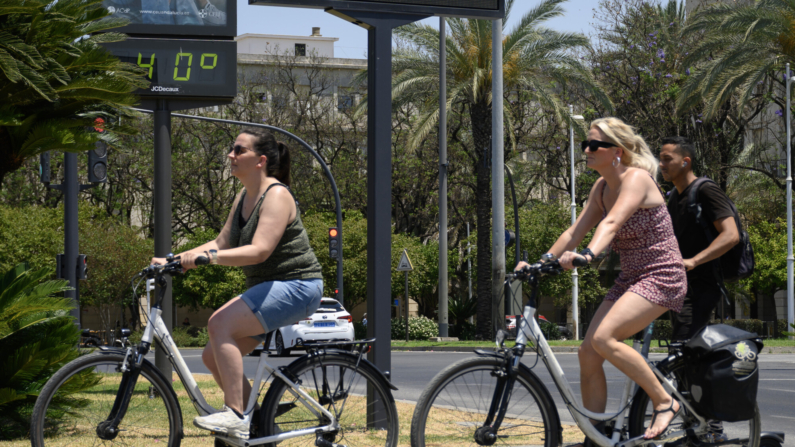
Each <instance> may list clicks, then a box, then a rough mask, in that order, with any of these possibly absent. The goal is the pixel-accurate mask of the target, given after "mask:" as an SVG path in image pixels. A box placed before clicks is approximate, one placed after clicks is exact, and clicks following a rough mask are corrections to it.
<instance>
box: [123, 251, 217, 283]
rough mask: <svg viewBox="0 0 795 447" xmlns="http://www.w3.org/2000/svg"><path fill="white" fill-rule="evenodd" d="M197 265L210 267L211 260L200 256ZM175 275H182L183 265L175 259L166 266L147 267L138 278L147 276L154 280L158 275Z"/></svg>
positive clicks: (154, 265)
mask: <svg viewBox="0 0 795 447" xmlns="http://www.w3.org/2000/svg"><path fill="white" fill-rule="evenodd" d="M195 262H196V265H208V264H209V263H210V258H208V257H207V256H199V257H197V258H196V261H195ZM174 273H182V263H181V262H180V259H179V258H176V259H174V260H173V261H171V262H168V263H166V264H153V265H150V266H147V267H146V268H145V269H143V270H141V271H140V272H139V273H138V276H139V277H141V276H145V277H147V278H154V277H155V276H157V275H158V274H167V275H173V274H174Z"/></svg>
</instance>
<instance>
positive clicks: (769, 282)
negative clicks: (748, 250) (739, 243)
mask: <svg viewBox="0 0 795 447" xmlns="http://www.w3.org/2000/svg"><path fill="white" fill-rule="evenodd" d="M786 225H787V223H786V221H785V220H783V219H780V218H779V219H776V221H775V222H764V221H763V222H759V223H757V224H755V225H752V226H750V227H748V236H749V237H750V239H751V246H753V247H754V263H755V264H754V273H753V275H751V277H750V278H747V279H744V280H742V281H741V282H740V287H741V288H742V289H744V291H745V293H747V294H749V295H750V296H751V297H752V298H753V299H754V300H756V299H757V298H758V297H759V295H761V294H764V295H773V294H774V293H776V291H778V290H781V289H783V288H786V287H787V232H786V230H785V229H786V228H787V227H786Z"/></svg>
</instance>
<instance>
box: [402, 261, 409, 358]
mask: <svg viewBox="0 0 795 447" xmlns="http://www.w3.org/2000/svg"><path fill="white" fill-rule="evenodd" d="M403 273H405V274H406V343H408V342H409V272H403Z"/></svg>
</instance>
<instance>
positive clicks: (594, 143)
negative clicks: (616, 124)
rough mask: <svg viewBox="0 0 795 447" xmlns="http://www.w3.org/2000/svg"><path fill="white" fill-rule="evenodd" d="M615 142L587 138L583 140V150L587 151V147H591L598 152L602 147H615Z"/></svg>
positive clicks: (592, 150)
mask: <svg viewBox="0 0 795 447" xmlns="http://www.w3.org/2000/svg"><path fill="white" fill-rule="evenodd" d="M615 146H616V145H615V143H608V142H606V141H599V140H590V141H588V140H586V141H583V142H582V151H583V152H585V149H586V148H591V152H596V151H597V150H599V148H600V147H615Z"/></svg>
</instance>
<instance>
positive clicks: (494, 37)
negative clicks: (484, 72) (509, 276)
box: [491, 19, 505, 333]
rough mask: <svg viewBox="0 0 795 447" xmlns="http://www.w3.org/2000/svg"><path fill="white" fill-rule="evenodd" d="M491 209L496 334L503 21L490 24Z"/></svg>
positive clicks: (501, 229) (499, 318) (501, 323)
mask: <svg viewBox="0 0 795 447" xmlns="http://www.w3.org/2000/svg"><path fill="white" fill-rule="evenodd" d="M491 45H492V48H491V70H492V76H491V98H492V99H491V176H492V177H491V178H492V181H491V206H492V230H491V244H492V249H491V253H492V258H491V281H492V282H491V284H492V287H491V299H492V309H493V311H492V312H493V313H497V314H498V315H494V317H495V318H494V319H493V320H492V325H494V326H493V327H494V328H495V333H496V330H497V329H498V328H503V327H505V317H504V316H503V315H499V313H501V312H502V309H503V307H502V306H500V298H501V297H502V296H503V295H504V290H503V286H502V283H503V281H504V280H505V155H504V154H503V128H502V126H503V116H502V19H496V20H493V21H492V22H491Z"/></svg>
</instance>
